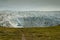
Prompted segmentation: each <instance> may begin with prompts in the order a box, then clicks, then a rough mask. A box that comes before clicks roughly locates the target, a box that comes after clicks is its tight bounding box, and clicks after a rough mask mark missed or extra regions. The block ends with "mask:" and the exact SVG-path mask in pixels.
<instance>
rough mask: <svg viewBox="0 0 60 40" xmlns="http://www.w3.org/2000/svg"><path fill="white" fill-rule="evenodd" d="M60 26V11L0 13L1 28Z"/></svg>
mask: <svg viewBox="0 0 60 40" xmlns="http://www.w3.org/2000/svg"><path fill="white" fill-rule="evenodd" d="M56 25H60V11H0V26H3V27H4V26H5V27H14V28H24V27H49V26H56Z"/></svg>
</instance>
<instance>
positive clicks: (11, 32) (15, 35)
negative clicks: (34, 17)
mask: <svg viewBox="0 0 60 40" xmlns="http://www.w3.org/2000/svg"><path fill="white" fill-rule="evenodd" d="M0 40H60V26H55V27H43V28H6V27H0Z"/></svg>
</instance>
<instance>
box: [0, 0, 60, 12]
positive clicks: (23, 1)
mask: <svg viewBox="0 0 60 40" xmlns="http://www.w3.org/2000/svg"><path fill="white" fill-rule="evenodd" d="M0 10H17V11H60V0H0Z"/></svg>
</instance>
